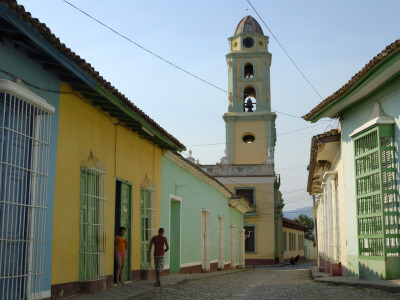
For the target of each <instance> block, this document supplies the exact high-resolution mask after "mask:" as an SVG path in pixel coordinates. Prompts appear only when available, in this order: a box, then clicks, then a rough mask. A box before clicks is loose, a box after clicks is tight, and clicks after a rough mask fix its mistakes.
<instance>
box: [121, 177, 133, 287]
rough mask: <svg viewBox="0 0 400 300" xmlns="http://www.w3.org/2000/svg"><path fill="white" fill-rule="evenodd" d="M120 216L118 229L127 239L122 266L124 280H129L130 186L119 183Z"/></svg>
mask: <svg viewBox="0 0 400 300" xmlns="http://www.w3.org/2000/svg"><path fill="white" fill-rule="evenodd" d="M120 195H121V202H120V203H121V215H120V222H121V225H120V227H125V228H126V234H125V236H126V238H127V239H128V249H127V250H126V262H125V266H124V278H123V279H124V280H129V279H130V278H131V255H130V253H131V251H130V249H131V244H132V242H131V240H130V238H131V186H130V185H129V184H127V183H124V182H121V194H120Z"/></svg>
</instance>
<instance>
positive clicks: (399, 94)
mask: <svg viewBox="0 0 400 300" xmlns="http://www.w3.org/2000/svg"><path fill="white" fill-rule="evenodd" d="M399 99H400V79H395V80H393V81H392V82H390V83H389V84H387V85H386V86H385V87H384V88H383V89H381V90H379V91H377V92H375V93H374V94H373V95H371V96H369V97H368V98H367V99H365V100H363V101H362V102H360V103H359V104H357V105H354V106H353V107H352V108H350V109H348V110H347V111H345V112H344V113H343V114H341V119H342V141H341V143H342V154H343V160H344V161H343V165H344V178H343V181H344V189H345V191H344V195H345V203H346V242H347V258H348V266H345V267H346V268H347V269H348V275H349V276H357V275H359V276H360V277H362V278H386V279H390V278H394V277H392V276H397V277H396V278H400V277H399V276H400V275H399V274H397V273H399V271H395V270H393V268H392V266H395V265H396V266H397V265H398V264H399V262H397V261H398V259H391V262H390V264H389V261H386V262H385V261H380V262H379V261H372V260H359V259H358V240H357V217H356V216H357V212H356V191H355V179H354V178H355V170H354V144H353V139H352V138H351V137H350V136H349V135H350V133H351V132H353V131H354V130H355V129H357V128H358V127H360V126H362V125H363V124H365V123H366V122H367V121H368V120H369V119H370V116H371V113H372V110H373V107H374V104H375V103H376V102H377V101H379V102H380V103H381V106H382V109H383V110H384V112H385V113H386V114H387V115H388V116H391V117H393V118H394V119H395V122H396V124H395V125H394V130H395V144H396V149H397V151H396V168H397V177H398V178H397V180H399V162H400V160H399V154H400V153H399V144H400V130H399V127H400V118H399V114H400V101H399ZM395 260H396V262H394V261H395ZM387 266H389V268H387ZM396 274H397V275H396Z"/></svg>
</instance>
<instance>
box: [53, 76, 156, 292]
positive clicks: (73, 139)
mask: <svg viewBox="0 0 400 300" xmlns="http://www.w3.org/2000/svg"><path fill="white" fill-rule="evenodd" d="M62 90H63V91H70V90H71V88H70V85H69V84H66V83H63V84H62ZM59 111H60V116H59V131H58V145H57V169H56V185H55V199H54V223H53V256H52V284H59V283H67V282H74V281H78V280H79V203H80V195H79V194H80V166H81V164H82V162H83V161H84V160H86V159H87V158H88V156H89V153H90V150H91V149H93V153H94V155H95V156H96V157H97V158H98V159H99V160H100V161H101V162H102V163H103V164H104V165H105V167H106V168H107V230H106V232H107V275H112V274H113V271H114V270H113V269H114V220H115V182H116V177H119V178H122V179H124V180H126V181H129V182H130V183H131V184H132V226H131V229H132V231H131V232H132V235H131V236H129V237H128V239H129V243H130V244H131V268H132V269H133V270H138V269H140V185H141V183H142V182H143V180H144V179H145V175H146V174H147V176H148V177H149V178H150V179H151V180H152V181H153V182H154V183H155V185H156V186H157V187H158V189H159V192H158V193H157V208H158V211H157V222H156V223H157V226H159V220H160V210H159V208H160V207H161V191H160V189H161V157H162V153H161V152H162V150H161V149H159V148H158V147H156V146H153V145H152V144H150V143H149V142H148V141H146V140H144V139H142V138H140V137H139V136H138V135H137V134H136V133H135V132H132V131H130V130H128V129H126V128H125V127H123V126H122V125H118V126H116V125H114V124H113V123H118V120H117V119H111V118H110V117H108V116H107V115H106V114H105V113H104V112H101V111H99V110H98V109H96V108H95V107H94V106H92V105H91V104H88V103H87V102H85V101H83V100H81V99H80V98H78V97H76V96H74V95H71V94H61V97H60V110H59Z"/></svg>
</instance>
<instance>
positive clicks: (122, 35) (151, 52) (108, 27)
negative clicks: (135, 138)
mask: <svg viewBox="0 0 400 300" xmlns="http://www.w3.org/2000/svg"><path fill="white" fill-rule="evenodd" d="M61 1H63V2H65V3H66V4H68V5H70V6H71V7H73V8H74V9H76V10H78V11H79V12H81V13H82V14H84V15H85V16H87V17H88V18H90V19H92V20H93V21H95V22H97V23H99V24H100V25H102V26H103V27H105V28H107V29H108V30H110V31H112V32H113V33H115V34H116V35H118V36H120V37H122V38H123V39H125V40H127V41H128V42H130V43H132V44H134V45H135V46H137V47H139V48H140V49H142V50H144V51H146V52H148V53H149V54H151V55H153V56H155V57H157V58H158V59H160V60H162V61H163V62H165V63H167V64H169V65H171V66H172V67H174V68H176V69H178V70H180V71H182V72H184V73H186V74H187V75H189V76H192V77H193V78H195V79H197V80H200V81H201V82H203V83H205V84H208V85H209V86H212V87H213V88H216V89H218V90H220V91H222V92H224V93H226V94H228V95H229V91H227V90H226V89H224V88H221V87H219V86H217V85H215V84H213V83H211V82H209V81H207V80H205V79H203V78H201V77H199V76H197V75H195V74H193V73H192V72H190V71H188V70H186V69H184V68H182V67H180V66H178V65H177V64H175V63H173V62H171V61H169V60H168V59H166V58H164V57H162V56H160V55H158V54H157V53H155V52H153V51H151V50H149V49H147V48H145V47H144V46H142V45H140V44H139V43H137V42H135V41H134V40H132V39H130V38H129V37H127V36H126V35H124V34H122V33H120V32H118V31H117V30H115V29H113V28H112V27H110V26H108V25H107V24H105V23H104V22H102V21H100V20H99V19H96V18H95V17H93V16H92V15H90V14H89V13H87V12H85V11H84V10H82V9H80V8H79V7H77V6H75V5H74V4H72V3H71V2H69V1H67V0H61ZM232 96H233V97H236V98H238V99H240V100H242V98H241V97H239V96H237V95H235V94H232ZM256 105H257V106H259V107H263V108H266V109H268V110H269V108H268V107H265V106H262V105H260V104H258V103H256ZM271 111H272V112H276V113H279V114H282V115H286V116H290V117H293V118H298V119H302V117H300V116H295V115H292V114H289V113H285V112H282V111H278V110H271Z"/></svg>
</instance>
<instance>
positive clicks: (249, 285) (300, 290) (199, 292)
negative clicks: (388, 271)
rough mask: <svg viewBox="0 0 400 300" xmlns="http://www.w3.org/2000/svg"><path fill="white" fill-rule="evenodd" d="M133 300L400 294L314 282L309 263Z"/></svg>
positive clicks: (215, 279) (237, 275)
mask: <svg viewBox="0 0 400 300" xmlns="http://www.w3.org/2000/svg"><path fill="white" fill-rule="evenodd" d="M133 299H282V300H286V299H341V300H342V299H352V300H356V299H363V300H365V299H400V294H393V293H388V292H385V291H381V290H375V289H368V288H354V287H349V286H334V285H328V284H325V283H317V282H314V281H313V280H312V279H311V277H310V270H309V264H301V265H299V266H294V267H293V266H286V267H281V268H279V267H270V268H263V269H255V270H248V271H244V272H238V273H232V274H227V275H223V276H217V277H208V278H202V279H196V280H190V281H184V282H182V283H180V284H178V285H174V286H168V287H163V288H159V289H155V290H154V291H153V292H151V293H147V294H143V295H140V296H139V297H136V298H133Z"/></svg>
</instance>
